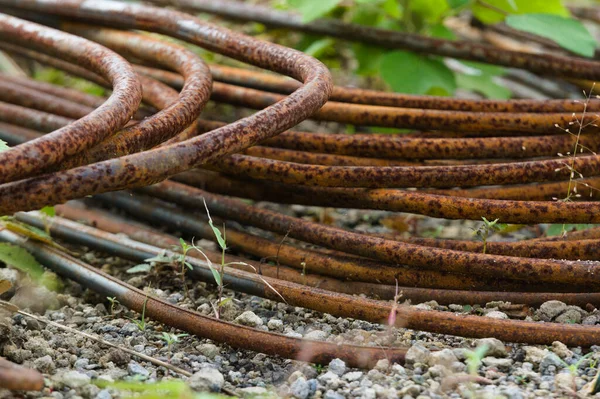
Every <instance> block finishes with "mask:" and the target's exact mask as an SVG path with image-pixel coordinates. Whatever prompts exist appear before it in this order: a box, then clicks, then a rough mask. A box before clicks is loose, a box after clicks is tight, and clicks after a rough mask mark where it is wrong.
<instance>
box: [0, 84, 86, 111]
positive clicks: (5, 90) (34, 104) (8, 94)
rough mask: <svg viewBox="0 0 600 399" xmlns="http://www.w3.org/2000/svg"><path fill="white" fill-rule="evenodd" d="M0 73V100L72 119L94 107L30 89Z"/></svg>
mask: <svg viewBox="0 0 600 399" xmlns="http://www.w3.org/2000/svg"><path fill="white" fill-rule="evenodd" d="M4 77H5V76H4V75H2V74H0V100H1V101H5V102H8V103H12V104H16V105H20V106H22V107H26V108H33V109H37V110H40V111H44V112H48V113H51V114H55V115H60V116H64V117H67V118H72V119H79V118H83V117H84V116H86V115H87V114H89V113H91V112H92V111H94V108H92V107H88V106H85V105H81V104H77V103H73V102H71V101H65V100H63V99H61V98H57V97H56V96H52V95H49V94H46V93H43V92H40V91H39V90H35V89H30V88H27V87H25V86H21V85H19V84H15V83H12V82H10V81H9V80H6V79H4Z"/></svg>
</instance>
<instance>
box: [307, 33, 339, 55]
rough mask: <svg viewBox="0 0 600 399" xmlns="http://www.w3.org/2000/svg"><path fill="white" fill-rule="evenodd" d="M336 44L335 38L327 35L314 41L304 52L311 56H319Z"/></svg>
mask: <svg viewBox="0 0 600 399" xmlns="http://www.w3.org/2000/svg"><path fill="white" fill-rule="evenodd" d="M334 44H335V40H334V39H332V38H330V37H327V38H324V39H319V40H317V41H314V42H312V44H311V45H310V46H308V47H307V48H306V49H304V53H306V54H308V55H310V56H311V57H315V58H319V57H320V56H321V55H322V54H323V53H324V52H325V51H327V50H328V49H330V48H331V47H332V46H333V45H334Z"/></svg>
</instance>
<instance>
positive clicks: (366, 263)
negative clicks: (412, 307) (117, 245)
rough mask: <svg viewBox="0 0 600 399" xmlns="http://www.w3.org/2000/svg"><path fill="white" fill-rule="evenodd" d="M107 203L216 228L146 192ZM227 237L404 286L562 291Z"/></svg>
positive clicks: (208, 234)
mask: <svg viewBox="0 0 600 399" xmlns="http://www.w3.org/2000/svg"><path fill="white" fill-rule="evenodd" d="M95 198H97V199H99V200H100V201H102V202H105V203H106V204H108V205H110V206H117V207H118V208H120V209H123V210H125V211H127V212H128V213H129V214H132V215H135V216H136V217H138V218H143V219H146V220H151V221H153V222H154V223H157V224H159V225H166V226H170V227H171V228H172V229H174V230H183V231H185V232H186V233H188V234H189V235H190V236H194V237H202V238H205V239H213V238H214V233H213V232H212V230H211V229H210V228H209V227H208V225H207V223H206V222H205V221H203V220H199V219H197V218H194V217H192V216H190V215H189V214H186V213H183V212H182V211H178V210H177V209H172V208H171V207H169V208H167V207H166V206H165V205H164V203H160V202H158V201H152V199H150V198H144V199H143V200H142V199H140V198H136V197H135V196H133V197H132V196H129V195H124V194H119V193H109V194H103V195H99V196H95ZM227 231H228V242H229V243H230V244H231V245H232V246H233V247H234V248H236V249H238V250H242V251H244V252H246V253H249V254H252V255H255V256H258V257H260V258H263V259H273V258H276V259H279V261H280V262H281V263H282V264H284V265H288V266H290V267H293V268H295V269H298V270H304V271H308V272H310V273H317V274H320V275H326V276H332V277H335V278H339V279H344V280H356V281H362V282H372V283H384V284H389V285H391V284H394V283H395V282H398V283H399V284H401V285H404V286H414V287H416V286H420V287H432V288H448V289H473V290H502V289H503V290H513V291H527V290H532V291H540V290H549V289H552V290H555V291H564V287H562V286H560V285H558V284H551V285H547V284H544V285H543V286H539V285H538V284H531V283H527V284H523V283H521V282H519V281H510V280H506V279H502V278H500V279H495V278H490V279H483V278H481V277H474V276H471V275H464V274H452V273H447V272H438V271H435V270H419V269H416V270H415V269H409V268H405V267H403V266H400V265H398V263H397V262H394V263H383V262H377V261H373V260H370V259H365V258H360V257H353V256H348V254H342V253H340V252H335V253H328V252H324V251H322V250H310V249H306V248H298V247H296V246H292V245H289V244H287V243H283V242H275V241H271V240H267V239H264V238H262V237H258V236H254V235H250V234H247V233H243V232H241V231H239V230H236V229H235V228H234V227H231V226H229V227H228V229H227Z"/></svg>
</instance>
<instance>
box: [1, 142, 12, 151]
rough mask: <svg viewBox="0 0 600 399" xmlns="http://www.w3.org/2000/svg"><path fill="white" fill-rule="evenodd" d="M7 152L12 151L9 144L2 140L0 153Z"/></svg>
mask: <svg viewBox="0 0 600 399" xmlns="http://www.w3.org/2000/svg"><path fill="white" fill-rule="evenodd" d="M6 150H10V147H9V146H8V144H6V141H4V140H0V152H2V151H6Z"/></svg>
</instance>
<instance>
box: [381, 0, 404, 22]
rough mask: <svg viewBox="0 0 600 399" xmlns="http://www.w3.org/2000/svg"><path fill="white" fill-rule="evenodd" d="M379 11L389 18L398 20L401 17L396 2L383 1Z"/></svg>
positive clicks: (400, 11) (395, 0)
mask: <svg viewBox="0 0 600 399" xmlns="http://www.w3.org/2000/svg"><path fill="white" fill-rule="evenodd" d="M381 9H382V10H383V11H385V13H386V14H387V16H389V17H391V18H394V19H400V17H402V10H401V9H400V4H399V3H398V1H397V0H385V1H384V2H383V4H382V5H381Z"/></svg>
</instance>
